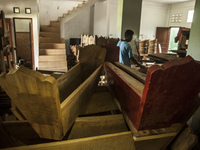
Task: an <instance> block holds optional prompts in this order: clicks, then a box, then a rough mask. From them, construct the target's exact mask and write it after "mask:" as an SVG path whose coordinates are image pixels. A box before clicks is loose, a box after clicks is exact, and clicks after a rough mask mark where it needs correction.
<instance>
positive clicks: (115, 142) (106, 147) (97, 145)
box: [7, 131, 134, 150]
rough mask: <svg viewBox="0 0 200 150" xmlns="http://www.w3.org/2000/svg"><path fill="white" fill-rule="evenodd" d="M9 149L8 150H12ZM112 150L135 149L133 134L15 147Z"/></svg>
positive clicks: (126, 133) (37, 149)
mask: <svg viewBox="0 0 200 150" xmlns="http://www.w3.org/2000/svg"><path fill="white" fill-rule="evenodd" d="M12 149H13V148H8V149H7V150H12ZM29 149H31V150H56V149H59V150H66V149H68V150H85V149H87V150H98V149H99V150H100V149H101V150H111V149H124V150H125V149H127V150H131V149H134V145H133V139H132V136H131V132H129V131H127V132H121V133H114V134H108V135H101V136H95V137H88V138H82V139H75V140H67V141H61V142H52V143H46V144H38V145H29V146H22V147H15V150H29Z"/></svg>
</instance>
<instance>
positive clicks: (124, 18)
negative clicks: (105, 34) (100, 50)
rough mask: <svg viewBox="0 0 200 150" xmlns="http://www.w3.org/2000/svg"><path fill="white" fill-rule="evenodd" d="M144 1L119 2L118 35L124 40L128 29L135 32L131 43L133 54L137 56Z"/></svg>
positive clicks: (124, 0)
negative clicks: (136, 42) (136, 44)
mask: <svg viewBox="0 0 200 150" xmlns="http://www.w3.org/2000/svg"><path fill="white" fill-rule="evenodd" d="M141 9H142V0H119V1H118V18H117V19H118V23H117V34H118V36H119V37H121V38H124V32H125V31H126V30H127V29H131V30H133V31H134V38H133V40H132V42H131V43H130V44H131V46H132V49H133V53H135V54H137V52H136V49H135V40H136V38H139V32H140V19H141Z"/></svg>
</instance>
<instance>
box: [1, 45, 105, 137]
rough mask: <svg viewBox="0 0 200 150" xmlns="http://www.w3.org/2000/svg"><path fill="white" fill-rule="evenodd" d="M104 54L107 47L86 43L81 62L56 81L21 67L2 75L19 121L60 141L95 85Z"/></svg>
mask: <svg viewBox="0 0 200 150" xmlns="http://www.w3.org/2000/svg"><path fill="white" fill-rule="evenodd" d="M105 55H106V49H104V48H101V47H100V46H94V45H93V46H88V47H85V48H83V49H82V50H81V53H80V63H78V64H77V65H76V66H74V67H73V68H72V69H71V70H70V71H69V72H67V73H65V74H63V75H62V76H60V77H59V78H58V79H57V80H56V79H55V78H53V77H51V76H47V77H44V76H43V74H41V73H39V72H36V71H33V70H29V69H28V68H25V67H23V66H22V67H20V68H19V69H17V70H13V71H10V72H9V73H8V74H6V73H4V74H1V76H0V85H1V86H2V88H3V89H4V90H5V91H6V93H7V94H8V95H9V97H10V98H11V99H12V101H11V102H12V110H13V113H14V114H15V116H16V117H18V119H19V120H23V119H24V118H25V119H26V120H27V121H28V122H29V123H30V124H31V126H32V128H33V129H34V130H35V132H36V133H37V134H38V135H39V136H40V137H41V138H46V139H55V140H61V139H62V138H63V137H64V136H65V134H66V133H67V131H68V130H69V129H70V128H71V126H72V125H73V123H74V121H75V119H76V118H77V116H78V115H79V113H80V110H81V108H82V107H84V105H85V104H86V103H87V100H88V99H89V97H90V96H91V94H92V93H93V92H94V90H95V87H96V86H97V85H98V80H99V77H100V71H101V68H102V65H101V64H102V63H103V62H104V59H105ZM14 110H15V111H14Z"/></svg>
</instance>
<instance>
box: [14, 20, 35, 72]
mask: <svg viewBox="0 0 200 150" xmlns="http://www.w3.org/2000/svg"><path fill="white" fill-rule="evenodd" d="M16 19H27V20H30V29H31V30H30V34H31V37H30V39H31V41H30V42H31V61H32V64H31V65H32V69H34V68H35V59H34V58H35V56H34V45H33V43H34V40H33V19H32V18H20V17H13V26H14V37H15V39H14V40H15V46H17V42H16V41H17V40H16V28H15V27H16V25H15V20H16ZM16 53H17V50H16Z"/></svg>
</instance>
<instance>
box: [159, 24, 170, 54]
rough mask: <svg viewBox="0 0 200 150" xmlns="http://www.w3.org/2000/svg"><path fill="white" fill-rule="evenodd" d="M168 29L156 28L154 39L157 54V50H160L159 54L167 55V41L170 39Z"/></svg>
mask: <svg viewBox="0 0 200 150" xmlns="http://www.w3.org/2000/svg"><path fill="white" fill-rule="evenodd" d="M170 30H171V28H170V27H157V28H156V39H157V40H158V41H157V43H158V44H157V53H159V49H160V48H161V50H162V51H161V53H167V52H168V47H169V39H170Z"/></svg>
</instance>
